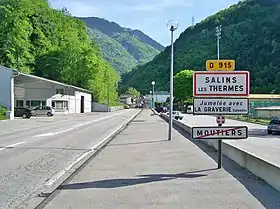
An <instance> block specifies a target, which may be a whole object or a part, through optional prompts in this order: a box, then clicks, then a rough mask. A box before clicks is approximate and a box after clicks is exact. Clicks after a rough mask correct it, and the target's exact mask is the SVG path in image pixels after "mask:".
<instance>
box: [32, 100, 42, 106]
mask: <svg viewBox="0 0 280 209" xmlns="http://www.w3.org/2000/svg"><path fill="white" fill-rule="evenodd" d="M36 106H41V101H40V100H31V107H36Z"/></svg>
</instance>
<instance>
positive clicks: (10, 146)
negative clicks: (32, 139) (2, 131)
mask: <svg viewBox="0 0 280 209" xmlns="http://www.w3.org/2000/svg"><path fill="white" fill-rule="evenodd" d="M24 143H26V141H23V142H18V143H15V144H10V145H7V146H5V147H2V148H0V151H2V150H4V149H7V148H12V147H15V146H17V145H20V144H24Z"/></svg>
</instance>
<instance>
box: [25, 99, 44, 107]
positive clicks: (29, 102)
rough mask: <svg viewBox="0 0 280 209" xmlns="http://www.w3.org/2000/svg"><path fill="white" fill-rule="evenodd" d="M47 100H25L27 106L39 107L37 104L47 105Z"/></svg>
mask: <svg viewBox="0 0 280 209" xmlns="http://www.w3.org/2000/svg"><path fill="white" fill-rule="evenodd" d="M46 104H47V101H46V100H31V101H30V100H27V101H26V102H25V105H26V106H27V107H37V106H46Z"/></svg>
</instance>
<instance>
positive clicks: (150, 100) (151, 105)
mask: <svg viewBox="0 0 280 209" xmlns="http://www.w3.org/2000/svg"><path fill="white" fill-rule="evenodd" d="M152 93H153V92H152V91H150V98H151V100H150V102H151V108H153V98H152Z"/></svg>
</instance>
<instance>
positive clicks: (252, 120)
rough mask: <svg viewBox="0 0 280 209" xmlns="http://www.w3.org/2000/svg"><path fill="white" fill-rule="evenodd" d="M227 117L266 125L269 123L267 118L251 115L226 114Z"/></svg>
mask: <svg viewBox="0 0 280 209" xmlns="http://www.w3.org/2000/svg"><path fill="white" fill-rule="evenodd" d="M226 118H228V119H233V120H239V121H244V122H248V123H256V124H261V125H267V124H268V123H269V121H270V120H269V119H261V118H252V117H246V116H234V115H231V116H226Z"/></svg>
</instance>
